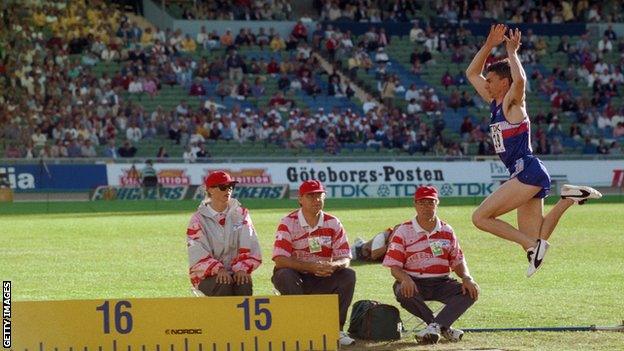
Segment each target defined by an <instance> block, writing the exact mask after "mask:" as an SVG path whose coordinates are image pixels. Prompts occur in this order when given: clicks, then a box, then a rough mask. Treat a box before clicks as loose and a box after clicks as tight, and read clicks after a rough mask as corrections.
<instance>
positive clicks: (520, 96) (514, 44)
mask: <svg viewBox="0 0 624 351" xmlns="http://www.w3.org/2000/svg"><path fill="white" fill-rule="evenodd" d="M520 38H521V34H520V30H519V29H517V28H516V29H515V30H513V29H510V30H509V37H505V48H506V49H507V57H508V58H509V67H510V68H511V79H512V80H513V82H512V83H511V87H510V88H509V93H508V94H510V96H509V98H510V99H511V100H510V102H511V105H513V104H517V105H522V103H524V98H525V93H524V87H525V85H526V73H525V72H524V68H522V63H521V62H520V58H519V57H518V48H519V47H520Z"/></svg>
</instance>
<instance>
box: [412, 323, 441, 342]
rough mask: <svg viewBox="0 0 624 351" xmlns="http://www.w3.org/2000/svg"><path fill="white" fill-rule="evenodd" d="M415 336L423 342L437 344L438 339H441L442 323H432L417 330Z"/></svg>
mask: <svg viewBox="0 0 624 351" xmlns="http://www.w3.org/2000/svg"><path fill="white" fill-rule="evenodd" d="M414 337H415V338H416V340H418V341H419V342H422V343H426V344H437V343H438V340H440V325H439V324H438V323H430V324H429V325H428V326H427V328H425V329H423V330H421V331H419V332H417V333H416V335H415V336H414Z"/></svg>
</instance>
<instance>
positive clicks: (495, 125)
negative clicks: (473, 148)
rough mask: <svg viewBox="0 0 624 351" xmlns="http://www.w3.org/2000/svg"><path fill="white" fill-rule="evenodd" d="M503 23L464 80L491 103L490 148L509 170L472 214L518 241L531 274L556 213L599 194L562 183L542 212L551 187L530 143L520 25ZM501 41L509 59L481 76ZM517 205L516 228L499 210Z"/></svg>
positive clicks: (489, 228) (540, 260)
mask: <svg viewBox="0 0 624 351" xmlns="http://www.w3.org/2000/svg"><path fill="white" fill-rule="evenodd" d="M506 32H507V27H506V26H505V25H504V24H497V25H492V27H491V28H490V33H489V35H488V37H487V39H486V41H485V44H483V46H482V47H481V49H480V50H479V52H478V53H477V55H476V56H475V57H474V59H473V60H472V62H471V63H470V66H468V69H467V70H466V76H467V77H468V80H469V81H470V83H471V84H472V86H474V88H475V89H476V90H477V93H479V95H480V96H481V97H482V98H483V99H485V101H487V102H488V103H490V111H491V121H490V135H491V137H492V143H493V145H494V150H495V151H496V153H497V154H498V156H499V157H500V159H501V161H502V162H503V163H504V164H505V166H506V167H507V169H508V170H509V173H510V177H509V180H508V181H506V182H505V183H504V184H503V185H501V186H500V187H499V188H498V189H496V191H494V193H492V194H491V195H490V196H488V197H487V198H486V199H485V200H484V201H483V202H482V203H481V205H480V206H479V207H478V208H477V209H476V210H475V212H474V213H473V215H472V222H473V223H474V225H475V226H476V227H477V228H479V229H481V230H483V231H486V232H490V233H492V234H494V235H496V236H499V237H501V238H503V239H506V240H510V241H513V242H516V243H518V244H520V245H521V246H522V247H523V248H524V249H525V250H526V252H527V258H528V260H529V268H528V269H527V276H528V277H530V276H531V275H533V273H535V272H536V271H537V269H538V268H540V267H541V265H542V263H543V259H544V256H545V254H546V251H547V250H548V246H549V244H548V242H547V241H546V240H547V239H548V238H549V237H550V235H551V234H552V232H553V230H554V229H555V227H556V226H557V222H558V221H559V218H561V216H562V215H563V213H564V212H565V211H566V210H567V209H568V208H570V206H572V205H573V204H575V203H578V204H583V203H584V202H585V201H586V200H587V199H598V198H600V197H602V194H600V192H598V191H597V190H595V189H593V188H590V187H587V186H574V185H564V186H563V187H562V189H561V199H560V200H559V201H558V202H557V204H556V205H555V207H553V208H552V210H550V212H548V214H547V215H546V216H544V215H543V208H544V201H543V200H544V198H545V197H546V196H547V195H548V193H549V192H550V176H549V175H548V171H547V170H546V168H545V167H544V164H543V163H542V162H541V161H540V160H539V159H538V158H537V157H535V156H534V155H533V150H532V149H531V122H530V121H529V116H528V115H527V112H526V101H525V92H524V88H525V84H526V73H525V72H524V69H523V68H522V64H521V63H520V59H519V58H518V53H517V51H518V48H519V47H520V38H521V34H520V30H518V29H515V30H511V29H510V30H509V36H506V35H505V33H506ZM503 41H504V42H505V48H506V50H507V56H508V57H507V59H505V60H503V61H499V62H495V63H493V64H491V65H490V66H489V67H488V68H487V70H486V72H485V74H486V75H485V76H483V74H482V72H483V69H484V65H485V61H486V59H487V58H488V56H489V54H490V52H491V51H492V49H493V48H495V47H496V46H498V45H499V44H501V43H502V42H503ZM512 210H517V215H518V229H516V228H514V227H513V226H511V225H510V224H509V223H506V222H504V221H502V220H500V219H498V217H499V216H501V215H503V214H505V213H507V212H510V211H512Z"/></svg>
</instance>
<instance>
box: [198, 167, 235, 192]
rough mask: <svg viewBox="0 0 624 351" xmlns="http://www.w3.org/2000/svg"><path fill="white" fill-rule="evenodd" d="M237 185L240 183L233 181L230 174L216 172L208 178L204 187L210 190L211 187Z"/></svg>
mask: <svg viewBox="0 0 624 351" xmlns="http://www.w3.org/2000/svg"><path fill="white" fill-rule="evenodd" d="M236 183H238V181H236V180H234V179H232V177H231V176H230V175H229V174H228V173H225V172H223V171H215V172H212V173H210V174H209V175H208V177H206V180H205V181H204V185H206V188H210V187H213V186H218V185H225V184H236Z"/></svg>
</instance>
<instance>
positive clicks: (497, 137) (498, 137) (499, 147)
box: [490, 123, 505, 154]
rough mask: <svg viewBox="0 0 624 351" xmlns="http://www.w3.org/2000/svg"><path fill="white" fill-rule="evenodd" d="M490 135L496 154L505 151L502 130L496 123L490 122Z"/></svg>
mask: <svg viewBox="0 0 624 351" xmlns="http://www.w3.org/2000/svg"><path fill="white" fill-rule="evenodd" d="M490 135H491V136H492V144H494V151H495V152H496V153H497V154H500V153H501V152H505V144H504V143H503V130H502V129H501V127H500V125H499V124H498V123H494V124H490Z"/></svg>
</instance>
